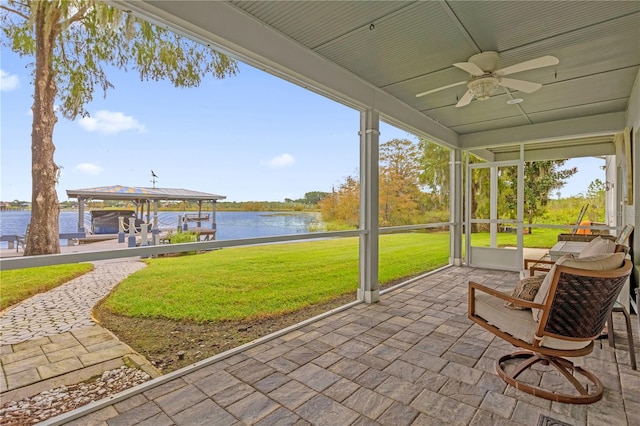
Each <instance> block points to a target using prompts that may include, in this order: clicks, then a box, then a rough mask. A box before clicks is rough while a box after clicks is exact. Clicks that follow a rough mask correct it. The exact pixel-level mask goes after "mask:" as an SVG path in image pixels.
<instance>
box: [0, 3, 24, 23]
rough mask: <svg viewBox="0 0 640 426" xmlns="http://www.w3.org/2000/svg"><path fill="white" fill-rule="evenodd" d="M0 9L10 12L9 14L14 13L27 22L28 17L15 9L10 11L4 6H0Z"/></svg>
mask: <svg viewBox="0 0 640 426" xmlns="http://www.w3.org/2000/svg"><path fill="white" fill-rule="evenodd" d="M0 9H4V10H6V11H7V12H11V13H15V14H16V15H18V16H20V17H21V18H24V20H25V21H28V20H29V17H28V16H27V15H25V14H24V13H22V12H20V11H18V10H16V9H12V8H10V7H7V6H5V5H2V4H0Z"/></svg>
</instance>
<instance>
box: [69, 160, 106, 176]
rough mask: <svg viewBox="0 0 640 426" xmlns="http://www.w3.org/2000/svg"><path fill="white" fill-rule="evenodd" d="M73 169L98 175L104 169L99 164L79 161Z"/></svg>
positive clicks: (86, 173)
mask: <svg viewBox="0 0 640 426" xmlns="http://www.w3.org/2000/svg"><path fill="white" fill-rule="evenodd" d="M73 170H75V171H76V172H78V173H82V174H85V175H99V174H100V173H102V171H103V170H104V169H103V168H102V167H100V166H96V165H95V164H91V163H80V164H78V165H77V166H75V167H74V168H73Z"/></svg>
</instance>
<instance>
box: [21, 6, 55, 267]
mask: <svg viewBox="0 0 640 426" xmlns="http://www.w3.org/2000/svg"><path fill="white" fill-rule="evenodd" d="M35 14H36V19H35V23H34V25H35V34H36V66H35V73H36V75H35V81H34V84H35V90H34V97H33V107H32V110H33V125H32V130H31V157H32V166H31V179H32V183H31V222H30V223H29V233H28V235H27V240H26V248H25V251H24V254H25V256H32V255H39V254H54V253H60V240H59V237H58V234H59V229H58V228H59V226H58V218H59V216H60V205H59V203H58V194H57V193H56V183H57V179H58V166H57V165H56V164H55V162H54V161H53V153H54V151H55V146H54V145H53V129H54V126H55V124H56V121H58V119H57V117H56V114H55V111H54V102H55V98H56V94H57V86H56V81H55V72H54V68H53V52H54V49H53V48H54V43H55V38H56V30H57V25H58V18H59V16H58V15H59V11H58V10H57V9H56V7H55V6H54V5H52V3H50V2H46V1H42V2H38V3H37V6H36V11H35Z"/></svg>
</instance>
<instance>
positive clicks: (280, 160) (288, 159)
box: [265, 154, 296, 167]
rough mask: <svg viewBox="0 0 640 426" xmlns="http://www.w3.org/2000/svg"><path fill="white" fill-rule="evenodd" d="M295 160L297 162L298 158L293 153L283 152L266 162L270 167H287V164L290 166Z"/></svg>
mask: <svg viewBox="0 0 640 426" xmlns="http://www.w3.org/2000/svg"><path fill="white" fill-rule="evenodd" d="M295 162H296V159H295V158H293V155H291V154H281V155H276V156H275V157H273V158H272V159H270V160H268V161H265V164H267V165H268V166H270V167H286V166H290V165H291V164H293V163H295Z"/></svg>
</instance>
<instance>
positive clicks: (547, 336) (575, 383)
mask: <svg viewBox="0 0 640 426" xmlns="http://www.w3.org/2000/svg"><path fill="white" fill-rule="evenodd" d="M611 256H616V255H611ZM618 256H619V255H618ZM617 259H620V257H618V258H617ZM619 265H620V264H618V265H616V266H614V268H615V269H611V270H604V271H602V270H585V269H577V268H571V267H568V266H563V265H557V266H555V267H554V268H553V269H552V271H551V272H550V273H551V274H552V275H551V277H552V278H551V279H552V281H551V285H550V288H549V293H548V296H547V297H546V300H545V302H544V303H542V304H541V303H534V302H529V301H525V300H522V299H517V298H514V297H511V296H509V295H507V294H506V293H502V292H500V291H497V290H494V289H492V288H489V287H486V286H483V285H481V284H478V283H474V282H469V313H468V316H469V318H470V319H471V320H472V321H473V322H475V323H476V324H478V325H480V326H482V327H483V328H485V329H487V330H489V331H490V332H491V333H493V334H495V335H496V336H498V337H500V338H502V339H504V340H506V341H508V342H510V343H511V344H513V345H515V346H517V347H519V348H522V349H524V351H517V352H514V353H512V354H508V355H505V356H503V357H501V358H500V359H498V360H497V361H496V372H497V373H498V375H499V376H500V377H501V378H502V379H503V380H504V381H506V382H507V383H508V384H510V385H512V386H514V387H516V388H517V389H520V390H522V391H524V392H527V393H530V394H532V395H536V396H539V397H542V398H545V399H549V400H552V401H559V402H564V403H572V404H590V403H593V402H596V401H599V400H600V399H601V398H602V393H603V385H602V382H601V381H600V380H599V379H598V377H596V376H595V375H594V374H593V373H591V372H589V371H587V370H585V369H583V368H581V367H578V366H575V365H574V364H573V362H571V361H569V360H567V359H566V358H567V357H569V358H571V357H581V356H584V355H587V354H589V353H591V352H592V351H593V346H594V344H593V341H594V340H595V339H596V338H597V337H598V336H599V335H600V332H601V331H602V328H603V327H604V325H605V323H606V322H607V319H608V318H609V316H610V314H611V310H612V308H613V305H614V303H615V301H616V298H617V297H618V294H619V293H620V290H621V289H622V286H623V285H624V282H625V280H626V279H627V277H628V276H629V274H630V273H631V269H632V266H633V265H632V263H631V261H629V260H624V263H623V264H622V266H619ZM505 302H512V303H515V304H517V305H520V306H523V307H528V308H533V309H540V316H539V321H536V320H535V319H534V316H533V315H532V312H531V311H530V310H513V309H508V308H507V307H505V306H504V303H505ZM512 360H522V362H520V363H514V362H513V361H512ZM538 363H541V364H542V365H545V366H553V367H555V369H556V370H557V371H558V372H559V373H560V375H559V378H560V380H564V379H566V381H568V383H569V384H570V385H569V386H568V387H567V386H564V387H562V388H558V387H557V386H555V384H557V383H556V381H557V379H556V378H553V380H552V382H554V385H553V386H547V388H545V387H543V386H544V385H543V384H547V385H548V382H547V381H545V380H542V381H541V383H542V384H538V383H540V381H539V372H537V371H533V372H532V371H531V370H530V369H531V367H532V366H534V365H535V364H538ZM514 364H515V366H514ZM547 370H549V369H547ZM553 371H554V370H551V373H553ZM527 372H529V374H525V373H527ZM545 374H548V373H545ZM549 374H550V373H549ZM577 374H579V375H581V376H582V377H583V378H585V379H586V381H585V380H584V379H583V380H579V379H578V377H577ZM527 375H528V376H529V378H527V377H526V376H527ZM523 376H524V377H523ZM532 377H535V378H537V379H533V380H531V378H532ZM585 383H586V385H585ZM565 384H566V383H565ZM550 388H554V389H550ZM567 389H569V390H567Z"/></svg>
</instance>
